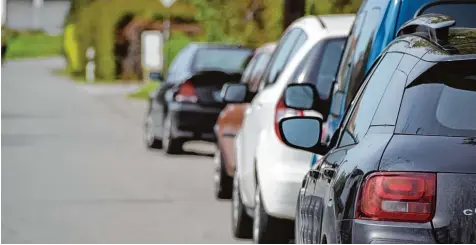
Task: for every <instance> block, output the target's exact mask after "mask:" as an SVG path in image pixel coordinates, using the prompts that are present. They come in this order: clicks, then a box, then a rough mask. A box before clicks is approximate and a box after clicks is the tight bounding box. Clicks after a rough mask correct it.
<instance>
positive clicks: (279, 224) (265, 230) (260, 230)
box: [253, 184, 294, 244]
mask: <svg viewBox="0 0 476 245" xmlns="http://www.w3.org/2000/svg"><path fill="white" fill-rule="evenodd" d="M253 218H254V219H253V242H254V243H258V244H269V243H280V244H284V243H289V241H290V240H291V239H292V238H293V234H294V229H293V228H294V224H293V223H292V222H291V221H288V220H283V219H278V218H275V217H273V216H270V215H269V214H267V213H266V210H265V209H264V206H263V199H262V195H261V191H260V187H259V184H257V185H256V191H255V207H254V217H253Z"/></svg>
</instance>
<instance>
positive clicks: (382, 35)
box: [315, 0, 476, 160]
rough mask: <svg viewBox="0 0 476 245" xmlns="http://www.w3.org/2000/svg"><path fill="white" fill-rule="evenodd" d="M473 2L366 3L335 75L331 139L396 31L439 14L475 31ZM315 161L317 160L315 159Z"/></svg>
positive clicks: (398, 0)
mask: <svg viewBox="0 0 476 245" xmlns="http://www.w3.org/2000/svg"><path fill="white" fill-rule="evenodd" d="M475 6H476V2H475V1H474V0H461V1H460V0H458V1H440V0H412V1H406V0H365V1H364V2H363V3H362V6H361V7H360V9H359V11H358V13H357V15H356V19H355V23H354V25H353V27H352V30H351V32H350V35H349V38H348V40H347V43H346V46H345V49H344V52H343V56H342V58H341V62H340V68H339V69H338V73H337V75H336V84H335V90H334V92H333V96H332V97H333V98H332V105H331V108H326V109H325V111H326V112H327V111H329V110H330V114H329V116H328V120H327V123H328V125H329V134H330V135H332V134H333V133H334V132H335V130H336V129H337V127H338V126H339V123H340V121H341V120H342V118H343V114H344V112H345V110H346V109H347V108H348V107H349V104H350V102H351V101H352V98H353V97H354V96H355V94H356V92H357V90H358V89H359V88H360V86H361V84H362V82H363V78H364V75H365V74H366V73H367V72H368V71H369V69H370V66H371V65H372V64H373V63H374V61H375V60H376V58H377V57H378V55H379V54H380V53H381V52H382V50H383V49H384V48H385V47H386V46H387V45H388V44H389V43H390V42H391V41H392V40H393V39H394V38H395V37H396V35H397V31H398V29H399V28H400V27H401V26H402V25H403V24H404V23H405V22H406V21H408V20H410V19H412V18H413V17H415V16H419V15H422V14H427V13H440V14H445V15H450V16H454V18H455V20H456V22H457V24H456V27H472V28H474V27H476V15H474V13H475V12H476V7H475ZM315 159H316V160H317V159H318V158H315Z"/></svg>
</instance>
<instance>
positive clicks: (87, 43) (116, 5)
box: [71, 0, 195, 80]
mask: <svg viewBox="0 0 476 245" xmlns="http://www.w3.org/2000/svg"><path fill="white" fill-rule="evenodd" d="M84 1H87V0H84ZM88 2H91V1H88ZM126 13H133V14H134V15H135V16H139V17H146V18H152V16H153V15H157V16H161V15H162V16H181V17H182V18H183V19H193V18H194V13H195V6H193V5H191V4H187V3H186V1H185V2H182V1H177V2H176V3H174V5H173V6H172V7H171V8H170V9H166V8H165V7H164V6H162V4H161V3H160V2H159V1H158V0H134V1H131V0H112V1H98V0H96V1H93V2H91V3H90V4H87V5H85V6H84V7H82V8H80V9H79V10H77V12H76V13H75V14H74V16H75V17H74V18H73V17H71V20H73V21H74V22H75V23H76V30H77V31H76V40H77V41H78V53H79V57H78V63H79V66H80V67H81V69H80V72H81V73H84V67H85V65H86V62H87V61H86V57H85V53H86V50H87V49H88V47H93V48H94V49H95V51H96V60H95V63H96V76H97V77H98V78H100V79H105V80H113V79H114V78H115V69H116V67H115V57H114V42H115V26H116V23H117V21H118V20H119V19H120V18H121V17H122V16H124V15H125V14H126Z"/></svg>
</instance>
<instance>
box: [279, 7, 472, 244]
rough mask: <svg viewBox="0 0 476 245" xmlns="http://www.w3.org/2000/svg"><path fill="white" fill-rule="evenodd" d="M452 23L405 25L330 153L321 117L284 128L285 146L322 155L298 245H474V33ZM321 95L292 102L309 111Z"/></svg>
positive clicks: (424, 19) (433, 18) (308, 184)
mask: <svg viewBox="0 0 476 245" xmlns="http://www.w3.org/2000/svg"><path fill="white" fill-rule="evenodd" d="M454 25H455V21H454V20H453V19H451V18H450V17H448V16H446V15H439V14H428V15H421V16H419V17H418V18H415V19H413V20H411V21H409V22H407V23H405V24H404V25H402V27H401V28H400V30H399V32H398V33H399V34H398V36H399V37H398V38H397V39H396V40H395V41H393V42H392V43H391V44H390V45H389V46H388V47H387V48H386V49H385V50H384V51H383V53H382V54H381V55H380V56H379V58H377V60H376V62H375V63H374V65H373V66H372V67H371V69H370V71H369V73H368V74H367V76H366V77H365V78H364V83H363V85H362V86H361V88H360V89H359V91H358V92H357V95H356V97H355V98H354V99H353V101H352V103H351V105H350V108H349V110H348V111H347V112H346V114H345V116H344V120H343V121H342V123H341V124H340V127H339V128H338V129H337V131H336V133H335V134H334V136H333V137H332V139H331V143H330V145H325V144H322V143H321V142H320V141H319V134H320V131H321V128H320V125H321V124H322V119H321V118H318V117H293V118H285V119H283V120H282V121H280V132H281V133H282V135H283V141H284V142H285V143H286V144H287V145H288V146H292V147H295V148H297V149H302V150H306V151H310V152H314V153H317V154H322V155H324V157H323V158H322V159H321V160H320V161H319V162H318V163H317V164H316V165H314V166H313V167H312V168H311V170H310V171H309V172H308V173H307V175H306V177H305V178H304V180H303V181H302V186H301V190H300V192H299V197H298V201H297V203H298V204H297V216H296V228H295V231H296V242H298V243H360V244H368V243H393V244H397V243H407V244H408V243H476V217H475V216H474V214H475V212H474V209H475V207H476V194H475V193H474V186H475V184H476V165H475V164H474V159H476V148H475V145H476V143H475V142H476V140H475V139H476V124H475V122H476V110H474V105H475V104H476V70H475V69H474V68H475V67H476V31H475V29H474V28H472V29H463V28H457V29H450V27H452V26H454ZM456 25H458V24H457V21H456ZM316 93H317V92H316V91H315V88H314V86H312V85H311V84H308V85H305V84H298V85H293V86H289V87H288V88H287V89H286V97H285V101H286V104H287V105H288V106H290V107H293V108H295V109H310V108H312V107H313V106H312V104H313V103H314V102H315V99H316V97H317V95H316ZM288 95H289V96H288Z"/></svg>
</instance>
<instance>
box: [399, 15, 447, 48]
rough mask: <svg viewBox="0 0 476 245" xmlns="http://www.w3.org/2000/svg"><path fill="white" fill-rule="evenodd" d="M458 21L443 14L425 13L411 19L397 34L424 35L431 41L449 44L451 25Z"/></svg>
mask: <svg viewBox="0 0 476 245" xmlns="http://www.w3.org/2000/svg"><path fill="white" fill-rule="evenodd" d="M455 24H456V21H455V20H453V19H452V18H451V17H450V16H447V15H442V14H425V15H421V16H419V17H416V18H414V19H412V20H409V21H408V22H406V23H405V24H403V26H402V27H401V28H400V29H399V30H398V32H397V36H402V35H406V34H417V35H423V36H425V37H426V38H429V39H430V41H432V42H434V43H436V44H438V45H440V46H442V45H446V44H448V38H449V30H450V27H452V26H454V25H455Z"/></svg>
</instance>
